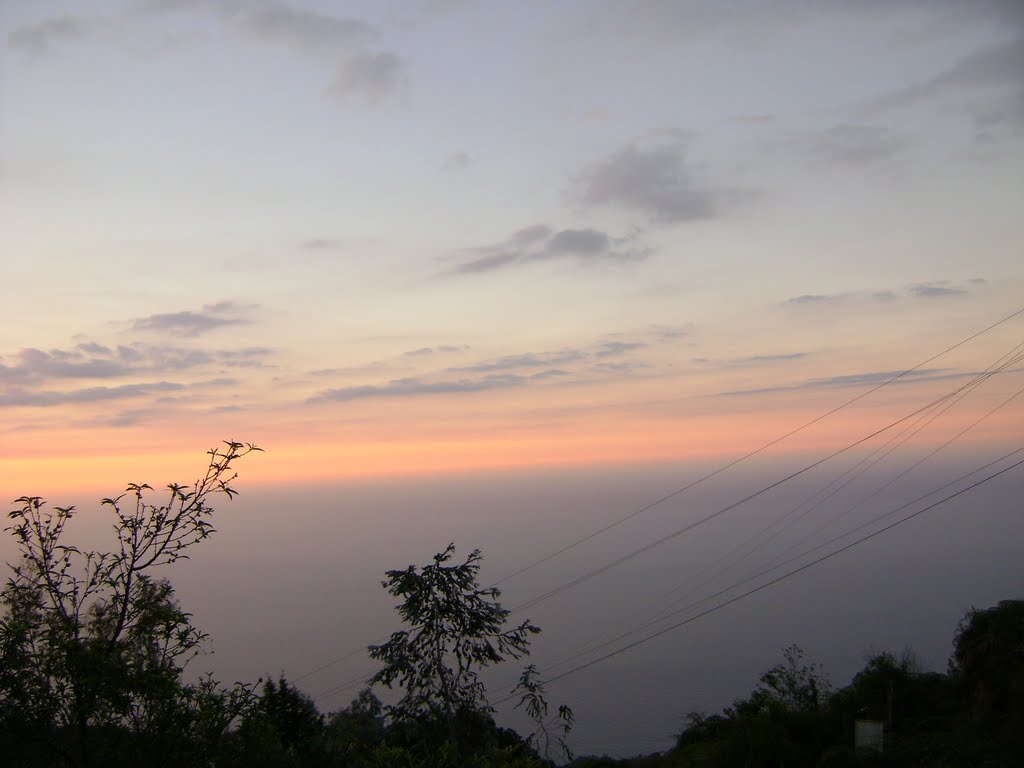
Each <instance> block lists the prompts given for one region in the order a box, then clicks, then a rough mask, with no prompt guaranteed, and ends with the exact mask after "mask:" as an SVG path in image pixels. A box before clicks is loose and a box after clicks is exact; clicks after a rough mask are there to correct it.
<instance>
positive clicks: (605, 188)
mask: <svg viewBox="0 0 1024 768" xmlns="http://www.w3.org/2000/svg"><path fill="white" fill-rule="evenodd" d="M576 183H577V186H578V191H579V197H580V199H581V201H582V202H584V203H586V204H588V205H606V206H617V207H621V208H626V209H628V210H633V211H639V212H641V213H643V214H645V215H647V216H649V217H650V218H651V219H652V220H653V221H657V222H662V223H670V222H682V221H698V220H701V219H711V218H714V217H716V216H718V215H720V213H721V211H722V209H723V208H724V207H725V206H726V205H727V204H728V202H729V201H730V199H731V198H733V197H735V194H734V193H728V194H727V193H726V192H725V191H724V190H721V189H716V188H713V187H711V186H708V185H707V184H705V183H703V182H702V181H699V180H698V179H697V178H696V173H695V170H694V169H693V168H692V167H691V166H689V165H688V164H687V161H686V148H685V146H684V145H683V143H682V142H681V141H674V142H670V143H666V144H658V145H654V146H651V147H641V146H639V145H637V144H629V145H627V146H625V147H623V148H622V149H620V150H618V151H617V152H615V153H613V154H612V155H610V156H609V157H607V158H605V159H604V160H602V161H600V162H598V163H596V164H594V165H592V166H591V167H590V168H587V169H585V170H584V171H583V172H582V173H581V174H580V176H579V177H578V178H577V179H576Z"/></svg>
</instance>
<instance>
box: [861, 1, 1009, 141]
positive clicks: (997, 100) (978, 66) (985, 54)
mask: <svg viewBox="0 0 1024 768" xmlns="http://www.w3.org/2000/svg"><path fill="white" fill-rule="evenodd" d="M1020 8H1024V6H1020V5H1019V4H1018V11H1017V16H1016V17H1013V16H1012V15H1010V14H1006V16H1005V19H1006V20H1007V21H1009V20H1010V19H1012V23H1006V24H1005V25H1004V26H1005V28H1008V29H1011V30H1015V31H1016V35H1015V36H1014V37H1013V38H1011V39H1007V40H1003V41H1000V42H997V43H994V44H992V45H990V46H988V47H986V48H983V49H981V50H978V51H975V52H973V53H971V54H968V55H967V56H966V57H964V58H963V59H961V60H960V61H958V62H956V63H955V64H953V65H952V66H951V67H949V68H948V69H946V70H945V71H944V72H941V73H940V74H938V75H936V76H934V77H932V78H929V79H926V80H923V81H921V82H918V83H914V84H913V85H910V86H907V87H905V88H901V89H899V90H896V91H894V92H892V93H890V94H888V95H886V96H884V97H882V98H880V99H877V100H875V101H874V102H872V103H871V104H869V105H867V109H868V110H869V111H888V110H897V109H904V108H906V107H909V106H913V105H916V104H920V103H923V102H939V101H942V100H944V99H947V98H950V97H952V98H960V99H961V100H963V98H964V97H968V98H971V99H972V100H970V101H967V102H966V103H965V104H964V109H965V111H966V113H967V115H968V116H969V117H970V118H971V119H973V121H974V123H975V126H976V128H977V129H978V131H979V134H980V136H979V137H980V138H992V137H993V136H994V135H995V134H996V132H998V131H1000V130H1003V129H1009V130H1010V131H1012V132H1014V133H1015V132H1018V131H1020V130H1021V129H1024V77H1021V75H1020V73H1021V72H1024V10H1020Z"/></svg>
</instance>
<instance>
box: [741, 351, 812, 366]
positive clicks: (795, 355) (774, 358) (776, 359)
mask: <svg viewBox="0 0 1024 768" xmlns="http://www.w3.org/2000/svg"><path fill="white" fill-rule="evenodd" d="M805 357H807V353H806V352H788V353H785V354H779V355H751V356H750V357H737V358H734V359H732V360H730V361H729V364H730V365H760V364H761V363H780V362H785V361H788V360H800V359H802V358H805Z"/></svg>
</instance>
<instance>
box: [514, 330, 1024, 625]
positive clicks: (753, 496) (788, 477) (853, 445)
mask: <svg viewBox="0 0 1024 768" xmlns="http://www.w3.org/2000/svg"><path fill="white" fill-rule="evenodd" d="M1022 311H1024V310H1022ZM968 386H969V384H965V385H963V386H961V387H959V388H957V389H956V390H954V391H953V392H951V393H948V394H946V395H943V396H942V397H940V398H938V399H936V400H933V401H932V402H931V403H929V404H928V405H926V406H923V407H921V408H918V409H917V410H916V411H914V412H913V413H910V414H908V415H906V416H904V417H902V418H900V419H897V420H896V421H893V422H891V423H889V424H888V425H886V426H884V427H882V428H881V429H877V430H875V431H874V432H872V433H870V434H868V435H865V436H864V437H862V438H860V439H858V440H856V441H854V442H853V443H850V444H849V445H847V446H845V447H844V448H840V449H839V450H837V451H834V452H832V453H830V454H829V455H828V456H825V457H824V458H821V459H818V460H817V461H814V462H812V463H810V464H808V465H806V466H804V467H803V468H801V469H798V470H797V471H796V472H792V473H790V474H789V475H786V476H785V477H783V478H781V479H780V480H776V481H775V482H773V483H770V484H769V485H766V486H763V487H762V488H760V489H759V490H757V491H755V492H753V493H751V494H749V495H748V496H745V497H744V498H742V499H740V500H739V501H735V502H733V503H732V504H728V505H726V506H725V507H722V508H721V509H719V510H717V511H715V512H712V513H710V514H707V515H705V516H704V517H701V518H698V519H697V520H695V521H693V522H692V523H689V524H687V525H685V526H683V527H682V528H678V529H676V530H675V531H673V532H672V533H669V534H666V535H664V536H660V537H658V538H657V539H655V540H654V541H652V542H650V543H648V544H645V545H644V546H642V547H638V548H637V549H634V550H633V551H632V552H629V553H627V554H625V555H622V556H621V557H619V558H617V559H615V560H613V561H612V562H610V563H606V564H604V565H602V566H599V567H598V568H594V569H593V570H590V571H588V572H586V573H584V574H583V575H581V576H579V577H577V578H575V579H573V580H572V581H569V582H566V583H565V584H561V585H559V586H557V587H555V588H554V589H550V590H548V591H547V592H544V593H543V594H541V595H538V596H537V597H535V598H533V599H531V600H528V601H526V602H525V603H522V604H520V605H519V606H517V607H516V608H514V609H513V613H518V612H521V611H524V610H526V609H527V608H531V607H533V606H534V605H537V604H538V603H541V602H543V601H545V600H548V599H549V598H551V597H554V596H555V595H558V594H560V593H562V592H564V591H566V590H568V589H572V588H573V587H576V586H578V585H580V584H582V583H584V582H586V581H589V580H590V579H592V578H594V577H595V576H599V575H600V574H602V573H605V572H607V571H610V570H611V569H612V568H616V567H618V566H619V565H622V564H623V563H625V562H628V561H629V560H632V559H633V558H634V557H638V556H639V555H642V554H644V553H646V552H649V551H651V550H652V549H654V548H655V547H659V546H661V545H662V544H664V543H666V542H668V541H671V540H672V539H675V538H678V537H679V536H681V535H683V534H684V533H688V532H689V531H692V530H693V529H694V528H697V527H699V526H701V525H704V524H705V523H708V522H710V521H711V520H714V519H716V518H718V517H721V516H722V515H724V514H727V513H728V512H731V511H732V510H734V509H736V508H737V507H739V506H742V505H743V504H746V503H747V502H749V501H752V500H753V499H756V498H757V497H759V496H762V495H764V494H765V493H767V492H769V491H771V490H774V489H775V488H778V487H779V486H781V485H784V484H785V483H788V482H789V481H790V480H793V479H794V478H796V477H799V476H800V475H803V474H805V473H806V472H809V471H810V470H812V469H815V468H816V467H819V466H821V465H822V464H824V463H826V462H828V461H831V460H832V459H834V458H836V457H837V456H840V455H842V454H844V453H846V452H847V451H850V450H852V449H853V448H856V447H857V446H858V445H861V444H863V443H865V442H867V441H869V440H871V439H873V438H875V437H877V436H878V435H880V434H882V433H884V432H886V431H887V430H889V429H892V428H893V427H895V426H897V425H899V424H902V423H903V422H904V421H907V420H909V419H912V418H913V417H914V416H916V415H918V414H919V413H922V412H923V411H926V410H928V409H930V408H932V407H933V406H935V405H936V404H937V403H941V402H943V401H945V400H948V399H949V398H951V397H954V396H956V394H957V393H958V392H960V391H961V390H963V389H964V388H966V387H968Z"/></svg>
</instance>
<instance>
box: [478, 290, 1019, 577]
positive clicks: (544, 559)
mask: <svg viewBox="0 0 1024 768" xmlns="http://www.w3.org/2000/svg"><path fill="white" fill-rule="evenodd" d="M1021 314H1024V307H1021V308H1020V309H1018V310H1017V311H1016V312H1013V313H1011V314H1009V315H1007V316H1006V317H1004V318H1003V319H1002V320H998V321H996V322H995V323H992V325H990V326H988V327H987V328H984V329H982V330H980V331H978V332H976V333H973V334H971V335H970V336H968V337H967V338H966V339H963V340H962V341H958V342H957V343H956V344H953V345H952V346H950V347H947V348H946V349H944V350H943V351H942V352H939V353H938V354H936V355H932V356H931V357H929V358H928V359H927V360H923V361H921V362H920V363H918V364H917V365H915V366H914V367H913V368H908V369H907V370H905V371H903V373H900V374H898V375H896V376H893V377H892V378H890V379H888V380H886V381H883V382H881V383H879V384H876V385H875V386H873V387H871V388H870V389H867V390H865V391H864V392H861V393H860V394H858V395H856V396H855V397H852V398H850V399H849V400H847V401H846V402H844V403H842V404H841V405H837V406H836V407H835V408H833V409H832V410H830V411H827V412H825V413H823V414H821V415H820V416H818V417H816V418H814V419H811V420H810V421H808V422H807V423H805V424H803V425H801V426H799V427H797V428H796V429H793V430H790V431H789V432H787V433H786V434H784V435H782V436H781V437H777V438H775V439H774V440H770V441H769V442H767V443H765V444H764V445H762V446H761V447H759V448H755V449H754V450H752V451H750V452H749V453H746V454H744V455H743V456H740V457H739V458H738V459H733V460H732V461H730V462H729V463H728V464H724V465H723V466H721V467H719V468H718V469H715V470H713V471H712V472H709V473H707V474H706V475H702V476H701V477H699V478H697V479H696V480H694V481H692V482H690V483H687V484H686V485H684V486H683V487H682V488H679V489H677V490H674V491H672V492H671V493H667V494H665V495H664V496H662V497H661V498H659V499H656V500H655V501H652V502H651V503H650V504H647V505H646V506H644V507H641V508H640V509H638V510H636V511H635V512H631V513H630V514H628V515H626V516H625V517H622V518H619V519H618V520H616V521H614V522H612V523H609V524H608V525H606V526H604V527H603V528H600V529H598V530H596V531H594V532H593V533H590V534H587V535H586V536H584V537H583V538H581V539H577V540H576V541H574V542H572V543H571V544H567V545H566V546H564V547H562V548H561V549H559V550H557V551H555V552H552V553H551V554H550V555H545V556H544V557H542V558H541V559H540V560H537V561H535V562H532V563H530V564H529V565H526V566H524V567H522V568H520V569H519V570H517V571H513V572H512V573H510V574H508V575H507V576H505V577H503V578H501V579H499V580H498V581H496V582H494V586H499V585H501V584H503V583H505V582H506V581H509V580H510V579H513V578H515V577H516V576H519V575H521V574H523V573H526V572H527V571H529V570H532V569H534V568H536V567H537V566H539V565H543V564H544V563H546V562H548V561H549V560H553V559H554V558H556V557H558V556H559V555H562V554H564V553H566V552H568V551H569V550H571V549H575V548H576V547H578V546H579V545H580V544H583V543H585V542H588V541H590V540H591V539H593V538H596V537H597V536H600V535H601V534H603V533H606V532H607V531H610V530H611V529H613V528H616V527H618V526H620V525H622V524H623V523H625V522H626V521H628V520H632V519H633V518H634V517H637V516H638V515H642V514H643V513H644V512H648V511H650V510H651V509H654V508H655V507H657V506H659V505H660V504H663V503H665V502H666V501H668V500H670V499H673V498H675V497H676V496H678V495H679V494H681V493H685V492H686V491H688V490H690V489H691V488H694V487H696V486H697V485H700V484H701V483H703V482H704V481H705V480H710V479H711V478H713V477H715V476H716V475H719V474H721V473H722V472H725V471H726V470H727V469H731V468H732V467H735V466H736V465H737V464H740V463H741V462H744V461H746V460H747V459H750V458H753V457H754V456H756V455H758V454H759V453H762V452H763V451H766V450H767V449H769V448H771V447H773V446H775V445H778V444H779V443H781V442H782V441H784V440H786V439H788V438H790V437H792V436H793V435H796V434H798V433H799V432H803V431H804V430H805V429H808V428H809V427H812V426H814V425H815V424H817V423H818V422H819V421H822V420H824V419H827V418H828V417H829V416H832V415H833V414H835V413H838V412H839V411H841V410H843V409H844V408H846V407H848V406H850V405H853V404H854V403H856V402H857V401H859V400H862V399H864V398H865V397H867V396H869V395H871V394H873V393H875V392H877V391H878V390H880V389H882V388H883V387H886V386H888V385H890V384H892V383H893V382H895V381H898V380H899V379H902V378H903V377H904V376H908V375H909V374H911V373H913V372H914V371H916V370H918V369H920V368H923V367H924V366H926V365H928V363H931V362H934V361H935V360H938V359H939V358H940V357H943V356H944V355H947V354H949V353H950V352H952V351H953V350H954V349H957V348H958V347H962V346H963V345H964V344H967V343H968V342H971V341H974V339H976V338H978V337H979V336H981V335H983V334H986V333H988V332H989V331H991V330H992V329H994V328H997V327H998V326H1000V325H1002V324H1003V323H1006V322H1008V321H1010V320H1012V319H1013V318H1015V317H1017V316H1018V315H1021Z"/></svg>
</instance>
